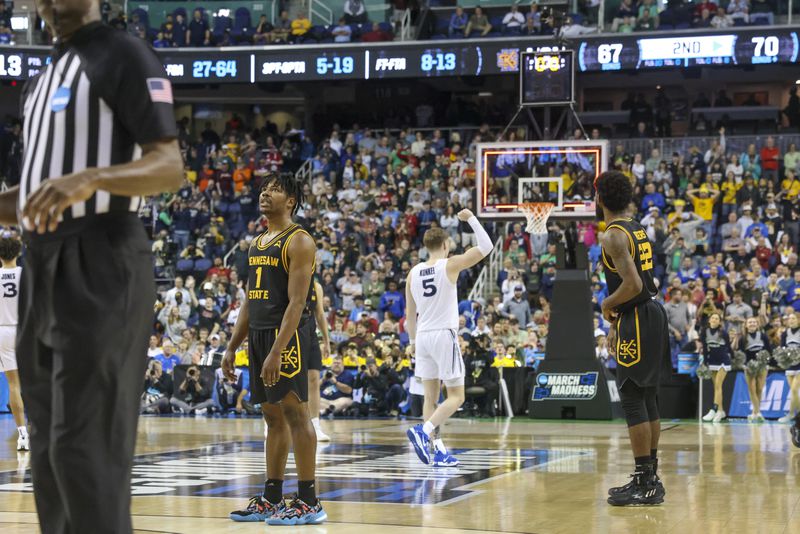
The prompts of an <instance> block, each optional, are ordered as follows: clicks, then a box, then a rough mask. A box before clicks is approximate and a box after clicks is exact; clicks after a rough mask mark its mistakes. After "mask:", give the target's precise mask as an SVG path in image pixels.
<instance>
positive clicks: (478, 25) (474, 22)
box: [466, 6, 492, 37]
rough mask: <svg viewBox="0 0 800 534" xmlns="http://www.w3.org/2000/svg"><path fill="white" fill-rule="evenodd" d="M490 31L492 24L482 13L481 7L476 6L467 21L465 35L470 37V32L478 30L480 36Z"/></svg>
mask: <svg viewBox="0 0 800 534" xmlns="http://www.w3.org/2000/svg"><path fill="white" fill-rule="evenodd" d="M490 31H492V25H491V24H489V18H488V17H487V16H486V15H484V13H483V9H482V8H481V7H480V6H477V7H476V8H475V12H474V13H473V14H472V16H471V17H470V18H469V23H467V30H466V36H467V37H470V36H471V35H472V32H480V34H481V37H485V36H486V35H487V34H488V33H489V32H490Z"/></svg>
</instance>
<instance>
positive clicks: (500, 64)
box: [497, 48, 519, 72]
mask: <svg viewBox="0 0 800 534" xmlns="http://www.w3.org/2000/svg"><path fill="white" fill-rule="evenodd" d="M497 68H498V69H500V72H519V50H518V49H516V48H503V49H502V50H500V51H499V52H498V53H497Z"/></svg>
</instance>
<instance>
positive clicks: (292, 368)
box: [281, 343, 302, 378]
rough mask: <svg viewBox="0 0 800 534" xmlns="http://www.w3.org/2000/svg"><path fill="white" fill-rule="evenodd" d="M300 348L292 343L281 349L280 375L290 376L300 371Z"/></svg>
mask: <svg viewBox="0 0 800 534" xmlns="http://www.w3.org/2000/svg"><path fill="white" fill-rule="evenodd" d="M301 367H302V364H301V363H300V350H299V349H298V348H297V345H296V344H294V343H292V344H290V345H289V346H288V347H286V348H285V349H283V350H282V351H281V376H285V377H286V378H292V377H293V376H295V375H297V373H299V372H300V369H301Z"/></svg>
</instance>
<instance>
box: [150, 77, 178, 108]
mask: <svg viewBox="0 0 800 534" xmlns="http://www.w3.org/2000/svg"><path fill="white" fill-rule="evenodd" d="M147 90H148V91H149V92H150V100H152V101H153V102H161V103H162V104H172V84H171V83H170V82H169V80H167V79H166V78H147Z"/></svg>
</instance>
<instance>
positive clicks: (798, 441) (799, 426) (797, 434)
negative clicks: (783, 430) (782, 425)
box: [790, 420, 800, 448]
mask: <svg viewBox="0 0 800 534" xmlns="http://www.w3.org/2000/svg"><path fill="white" fill-rule="evenodd" d="M790 432H791V433H792V444H793V445H794V446H795V447H798V448H800V420H797V421H796V422H795V423H794V424H793V425H792V429H791V430H790Z"/></svg>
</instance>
